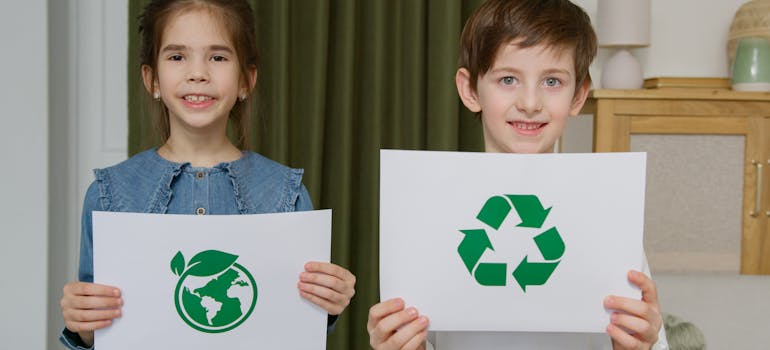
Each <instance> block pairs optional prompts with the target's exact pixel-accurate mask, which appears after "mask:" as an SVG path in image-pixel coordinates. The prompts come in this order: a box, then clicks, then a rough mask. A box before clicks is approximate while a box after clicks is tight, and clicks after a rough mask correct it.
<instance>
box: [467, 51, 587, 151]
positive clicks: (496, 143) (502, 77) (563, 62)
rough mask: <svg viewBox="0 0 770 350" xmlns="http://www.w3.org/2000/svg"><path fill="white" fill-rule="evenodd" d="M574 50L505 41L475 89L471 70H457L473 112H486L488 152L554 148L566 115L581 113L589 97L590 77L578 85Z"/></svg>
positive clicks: (486, 145) (485, 139) (486, 143)
mask: <svg viewBox="0 0 770 350" xmlns="http://www.w3.org/2000/svg"><path fill="white" fill-rule="evenodd" d="M573 55H574V52H573V50H559V49H555V48H548V47H546V46H545V45H542V44H541V45H536V46H532V47H528V48H520V47H519V46H518V45H516V44H515V42H512V43H509V44H506V45H503V46H501V47H500V49H499V50H498V52H497V55H496V56H495V60H494V63H493V64H492V67H491V68H490V69H489V71H488V72H486V73H485V74H483V75H481V76H479V78H478V81H477V84H476V90H475V91H474V90H473V89H472V88H471V86H470V76H469V72H468V70H466V69H464V68H460V69H459V70H458V71H457V76H456V79H455V80H456V83H457V90H458V92H459V94H460V98H461V99H462V101H463V103H464V104H465V106H466V107H468V109H470V110H471V111H472V112H477V113H478V112H481V122H482V125H483V130H484V146H485V149H486V151H487V152H507V153H547V152H552V151H553V146H554V143H555V142H556V140H558V139H559V137H560V136H561V134H562V132H563V131H564V126H565V124H566V122H567V117H568V116H570V115H576V114H577V113H578V112H579V111H580V109H581V108H582V107H583V103H584V102H585V100H586V97H587V96H588V85H589V83H588V82H586V83H585V84H583V86H580V87H577V88H576V86H575V84H576V82H575V80H576V79H575V64H574V59H573Z"/></svg>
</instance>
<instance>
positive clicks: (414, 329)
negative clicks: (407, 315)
mask: <svg viewBox="0 0 770 350" xmlns="http://www.w3.org/2000/svg"><path fill="white" fill-rule="evenodd" d="M427 328H428V318H427V317H425V316H420V317H418V318H416V319H415V320H413V321H411V322H409V323H407V324H406V325H405V326H403V327H401V328H398V330H396V332H395V333H394V334H393V335H392V336H391V337H390V339H388V341H387V343H388V344H389V345H391V346H393V347H395V348H398V349H402V350H405V349H417V347H418V346H419V345H420V342H419V341H418V339H419V338H420V335H421V334H422V333H425V334H427ZM415 338H418V339H415ZM424 340H425V339H424V338H423V341H424Z"/></svg>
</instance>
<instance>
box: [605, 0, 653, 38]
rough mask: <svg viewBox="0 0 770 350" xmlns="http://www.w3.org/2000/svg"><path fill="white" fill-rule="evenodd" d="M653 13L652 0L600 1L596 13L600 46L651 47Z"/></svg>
mask: <svg viewBox="0 0 770 350" xmlns="http://www.w3.org/2000/svg"><path fill="white" fill-rule="evenodd" d="M651 11H652V10H651V7H650V0H599V2H598V6H597V11H596V18H597V25H596V26H597V31H598V37H599V46H601V47H642V46H647V45H649V44H650V12H651Z"/></svg>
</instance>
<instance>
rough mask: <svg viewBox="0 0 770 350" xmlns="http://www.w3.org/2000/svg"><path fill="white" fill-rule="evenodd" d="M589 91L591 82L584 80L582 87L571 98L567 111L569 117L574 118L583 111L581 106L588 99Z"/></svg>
mask: <svg viewBox="0 0 770 350" xmlns="http://www.w3.org/2000/svg"><path fill="white" fill-rule="evenodd" d="M590 90H591V80H590V79H586V80H584V81H583V85H581V86H580V87H578V88H577V90H575V97H573V98H572V107H570V109H569V115H571V116H576V115H578V113H580V110H581V109H583V105H584V104H585V103H586V99H587V98H588V92H589V91H590Z"/></svg>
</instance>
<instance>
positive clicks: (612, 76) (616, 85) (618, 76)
mask: <svg viewBox="0 0 770 350" xmlns="http://www.w3.org/2000/svg"><path fill="white" fill-rule="evenodd" d="M643 84H644V77H643V76H642V65H641V64H639V61H638V60H637V59H636V57H634V55H632V54H631V53H630V52H628V50H626V49H619V50H618V51H617V52H616V53H615V54H614V55H612V57H610V58H609V59H608V60H607V61H606V62H604V66H603V67H602V89H641V88H642V85H643Z"/></svg>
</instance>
